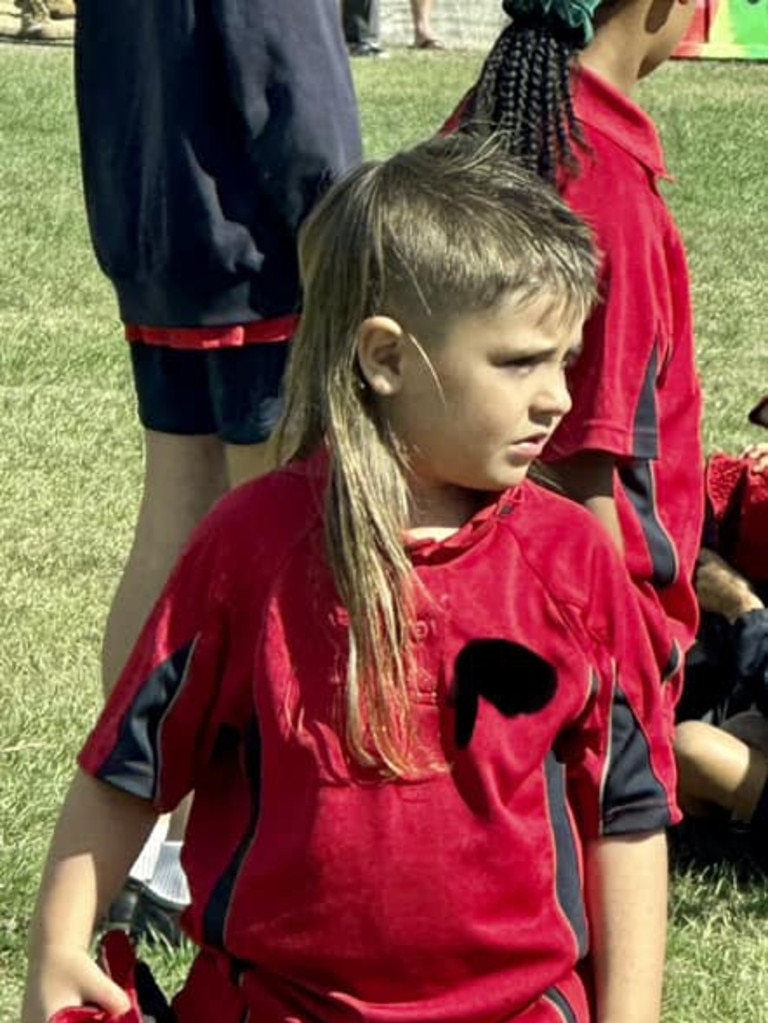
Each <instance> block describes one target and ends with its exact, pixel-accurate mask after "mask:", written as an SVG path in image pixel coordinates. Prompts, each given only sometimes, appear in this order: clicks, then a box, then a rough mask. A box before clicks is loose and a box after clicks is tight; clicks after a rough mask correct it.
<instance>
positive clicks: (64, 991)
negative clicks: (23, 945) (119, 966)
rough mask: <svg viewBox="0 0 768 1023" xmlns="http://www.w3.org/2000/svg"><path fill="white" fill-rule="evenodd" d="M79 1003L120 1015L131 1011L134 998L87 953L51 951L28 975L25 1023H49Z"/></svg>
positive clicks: (23, 1014) (24, 1010) (23, 1019)
mask: <svg viewBox="0 0 768 1023" xmlns="http://www.w3.org/2000/svg"><path fill="white" fill-rule="evenodd" d="M80 1005H95V1006H98V1007H99V1008H100V1009H103V1010H104V1011H105V1013H107V1014H108V1015H109V1016H120V1015H121V1014H122V1013H125V1012H128V1011H129V1010H130V1008H131V1000H130V998H129V997H128V995H127V994H126V993H125V991H123V989H122V988H121V987H119V986H118V985H117V984H115V982H114V981H112V980H110V979H109V977H108V976H107V975H106V974H105V973H104V972H103V971H102V970H101V969H99V967H98V966H97V965H96V963H94V962H93V960H92V959H91V958H90V956H89V955H88V953H87V952H84V951H81V950H78V951H70V950H66V951H64V950H59V949H56V950H52V951H50V952H49V953H47V954H46V956H45V959H44V960H43V961H42V962H41V963H40V964H39V965H38V967H37V968H36V969H35V970H33V971H32V972H31V973H30V976H29V978H28V981H27V989H26V992H25V996H24V1007H23V1010H22V1023H47V1021H48V1020H50V1019H51V1017H52V1016H54V1015H55V1014H56V1013H57V1012H59V1011H60V1010H61V1009H67V1008H73V1007H76V1006H80Z"/></svg>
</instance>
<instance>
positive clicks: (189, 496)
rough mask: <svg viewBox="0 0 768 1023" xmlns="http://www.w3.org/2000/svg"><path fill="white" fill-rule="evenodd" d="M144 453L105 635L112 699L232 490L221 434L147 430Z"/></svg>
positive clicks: (105, 681)
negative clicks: (191, 543) (177, 570)
mask: <svg viewBox="0 0 768 1023" xmlns="http://www.w3.org/2000/svg"><path fill="white" fill-rule="evenodd" d="M144 451H145V463H144V484H143V491H142V496H141V503H140V505H139V514H138V519H137V522H136V528H135V532H134V538H133V543H132V545H131V549H130V552H129V554H128V559H127V561H126V563H125V566H124V568H123V574H122V578H121V579H120V582H119V583H118V586H117V590H116V591H115V595H114V598H113V601H112V606H111V608H110V611H109V614H108V617H107V625H106V629H105V633H104V641H103V646H102V683H103V686H104V692H105V694H106V695H108V694H109V693H110V692H111V690H112V687H113V686H114V684H115V682H116V681H117V678H118V676H119V674H120V672H121V671H122V669H123V667H124V665H125V662H126V660H127V658H128V655H129V653H130V652H131V650H132V648H133V646H134V644H135V642H136V640H137V639H138V636H139V632H140V631H141V628H142V626H143V624H144V621H145V620H146V618H147V615H148V614H149V612H150V610H151V608H152V606H153V604H154V603H155V601H156V600H157V598H158V596H159V594H160V591H161V589H162V588H163V586H164V584H165V582H166V580H167V578H168V576H169V574H170V571H171V569H172V568H173V566H174V564H175V563H176V560H177V559H178V557H179V554H180V553H181V550H182V548H183V547H184V545H185V543H186V542H187V540H188V539H189V536H190V535H191V533H192V531H193V530H194V529H195V527H196V526H197V524H198V523H199V522H200V520H201V519H202V518H203V517H204V516H205V515H206V513H207V512H208V511H209V510H210V509H211V508H212V507H213V505H214V504H215V503H216V501H217V500H218V499H219V498H220V497H221V496H222V494H224V493H225V492H226V490H227V486H228V480H227V466H226V457H225V452H224V446H223V444H222V443H221V441H220V440H219V439H218V437H216V436H215V435H202V436H180V435H174V434H168V433H160V432H157V431H154V430H145V432H144Z"/></svg>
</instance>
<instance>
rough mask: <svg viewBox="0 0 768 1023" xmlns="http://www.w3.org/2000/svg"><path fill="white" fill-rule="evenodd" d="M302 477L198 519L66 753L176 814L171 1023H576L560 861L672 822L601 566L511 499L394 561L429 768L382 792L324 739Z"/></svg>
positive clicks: (578, 880) (627, 615)
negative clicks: (89, 729)
mask: <svg viewBox="0 0 768 1023" xmlns="http://www.w3.org/2000/svg"><path fill="white" fill-rule="evenodd" d="M325 479H326V468H325V462H324V460H323V459H322V458H321V459H317V458H316V459H313V460H311V461H310V462H308V463H303V464H301V463H297V464H296V465H293V466H291V467H289V468H287V469H285V470H282V471H281V472H279V473H275V474H273V475H272V476H268V477H265V478H263V479H261V480H257V481H255V482H254V483H252V484H248V485H246V486H244V487H241V488H239V489H238V490H237V491H235V492H233V493H232V494H231V495H229V496H228V497H226V498H224V500H222V501H221V502H220V503H219V505H218V506H217V508H216V509H215V510H214V511H213V513H212V514H211V515H210V516H209V518H208V519H207V520H206V522H205V523H204V524H203V525H202V526H201V528H200V529H199V530H198V531H197V534H196V536H195V537H194V539H193V540H192V543H191V545H190V546H189V548H188V549H187V551H186V553H185V554H184V556H183V558H182V560H181V561H180V563H179V565H178V566H177V568H176V570H175V572H174V573H173V575H172V577H171V579H170V581H169V583H168V585H167V587H166V589H165V592H164V594H163V596H162V597H161V599H160V601H159V603H158V605H157V607H156V609H155V611H154V613H153V615H152V616H151V618H150V620H149V622H148V624H147V626H146V628H145V630H144V632H143V635H142V637H141V639H140V640H139V643H138V645H137V647H136V649H135V651H134V653H133V655H132V656H131V658H130V660H129V662H128V665H127V666H126V669H125V671H124V673H123V676H122V678H121V680H120V681H119V683H118V685H117V687H116V689H115V690H114V692H113V694H112V697H111V698H110V700H109V702H108V704H107V706H106V708H105V710H104V712H103V716H102V718H101V721H100V723H99V724H98V726H97V727H96V730H95V731H94V733H93V734H92V736H91V738H90V739H89V741H88V743H87V745H86V747H85V749H84V751H83V753H82V755H81V760H80V762H81V765H82V766H83V768H84V769H85V770H86V771H89V772H90V773H92V774H93V775H95V776H96V777H99V778H101V779H102V780H103V781H105V782H106V783H108V784H111V785H114V786H117V787H118V788H120V789H123V790H125V791H128V792H131V793H133V794H134V795H136V796H139V797H141V798H145V799H147V800H150V801H151V802H152V803H153V804H154V805H155V807H156V808H157V809H158V810H167V809H170V808H172V807H173V806H175V805H176V804H177V803H178V801H179V800H180V799H182V798H183V797H184V796H185V795H186V794H187V793H189V792H190V791H194V793H195V798H194V805H193V808H192V813H191V817H190V821H189V825H188V828H187V834H186V840H185V844H184V865H185V868H186V870H187V875H188V878H189V884H190V890H191V893H192V905H191V907H190V909H189V910H188V912H187V913H186V914H185V926H186V928H187V930H188V931H189V933H190V934H191V936H192V937H193V939H194V940H195V941H196V942H198V943H199V944H200V945H202V946H203V951H202V952H201V954H200V956H199V957H198V959H197V961H196V964H195V966H194V967H193V969H192V974H191V977H190V978H189V980H188V981H187V983H186V985H185V988H184V990H183V991H182V992H181V993H180V995H179V996H178V997H177V999H176V1002H175V1009H176V1012H177V1019H178V1020H179V1023H211V1020H216V1021H217V1023H237V1021H239V1020H242V1019H243V1018H244V1017H245V1015H246V1010H250V1016H249V1018H252V1019H253V1020H254V1021H256V1020H258V1021H259V1023H349V1021H350V1020H358V1021H360V1023H505V1021H511V1020H515V1021H520V1023H563V1020H569V1021H572V1023H588V1021H589V1020H590V1019H591V1015H590V1011H589V1008H588V1001H587V997H586V993H585V990H584V987H583V985H582V982H581V979H580V967H579V962H580V960H581V959H582V958H583V957H584V956H585V955H586V953H587V950H588V944H589V935H588V928H587V924H586V919H585V908H584V900H583V874H582V863H581V848H582V842H584V841H589V840H591V839H595V838H598V837H600V836H621V835H630V834H643V833H648V832H653V831H658V830H661V829H663V828H665V827H666V826H667V825H668V824H669V823H670V822H672V821H674V820H676V819H677V811H676V808H675V805H674V789H675V773H674V759H673V756H672V751H671V748H670V741H669V739H670V736H669V731H670V723H669V719H668V718H666V717H665V715H664V714H663V713H661V712H660V703H661V700H662V696H661V691H660V687H659V685H658V670H657V666H656V663H655V660H654V657H653V654H652V652H651V650H650V648H649V645H648V643H647V640H646V637H645V635H644V632H643V628H642V623H641V621H640V618H639V611H638V608H637V606H636V602H635V599H634V594H633V591H632V587H631V584H630V582H629V580H628V578H627V575H626V571H625V569H624V566H623V565H622V563H621V560H620V558H619V556H618V554H617V552H616V551H615V550H614V548H613V545H612V544H611V542H610V541H609V540H608V538H607V537H606V536H605V535H604V533H603V531H602V530H601V529H600V528H599V526H598V525H597V524H596V523H595V521H594V520H593V518H592V517H591V516H590V515H588V514H587V513H586V512H585V511H584V510H583V509H580V508H577V507H575V506H574V505H573V504H572V503H571V502H570V501H565V500H564V499H562V498H560V497H558V496H557V495H555V494H552V493H549V492H548V491H544V490H541V489H540V488H538V487H537V486H535V485H534V484H532V483H525V484H523V485H522V486H520V487H518V488H517V489H516V490H514V491H511V492H509V493H507V494H503V495H500V498H499V500H498V502H497V503H495V504H493V505H491V506H489V507H487V508H485V509H484V510H483V511H481V512H480V513H479V514H478V515H477V516H476V517H475V518H474V519H472V520H471V521H470V522H468V523H467V524H466V525H465V526H464V527H463V528H462V529H461V530H459V532H458V533H456V534H455V535H454V536H452V537H451V538H450V539H448V540H445V541H443V542H435V541H432V540H425V541H419V542H416V543H414V544H412V545H411V547H410V556H411V560H412V564H413V567H414V571H415V572H416V573H417V575H418V578H419V580H420V582H421V583H422V585H423V587H424V590H423V595H422V597H420V598H419V599H420V606H419V607H418V609H417V615H416V620H415V621H414V624H413V632H412V636H413V642H414V646H415V651H416V658H417V663H418V668H419V670H418V672H416V673H414V675H415V677H414V678H413V680H412V690H411V695H412V705H413V714H414V718H415V722H416V726H417V729H418V732H419V735H420V737H421V739H422V741H423V742H424V744H425V745H426V747H427V749H428V751H429V752H430V753H431V755H432V756H433V757H434V758H436V759H439V760H441V761H443V762H445V763H446V768H447V769H446V770H444V771H442V772H440V773H436V774H433V775H430V776H428V777H425V778H423V779H421V780H418V781H408V782H407V781H402V780H397V781H386V782H385V781H382V780H381V779H378V778H376V777H375V776H372V775H371V773H370V772H366V771H365V770H363V769H362V768H360V767H358V766H356V765H355V764H354V763H351V762H350V759H349V757H348V756H347V754H346V750H345V743H344V739H343V734H342V732H341V730H340V727H339V708H340V702H339V701H340V697H341V694H342V685H343V679H344V674H345V665H346V657H347V649H348V646H347V643H348V622H347V617H346V614H345V612H344V609H343V608H342V606H341V605H340V602H339V599H338V596H337V594H336V591H335V587H334V585H333V580H332V577H331V575H330V572H329V569H328V566H327V563H326V559H325V554H324V550H325V541H324V523H323V514H322V510H323V491H324V489H325ZM553 551H555V552H556V554H555V556H554V558H553ZM419 592H421V591H419ZM520 647H525V648H526V651H527V653H528V656H527V659H526V657H523V659H522V660H520V659H519V657H518V656H517V655H519V654H520ZM537 664H538V666H539V667H538V668H537V667H536V665H537ZM542 664H546V665H547V666H548V670H549V671H550V672H551V675H550V676H549V681H547V679H546V678H542V676H541V671H540V668H541V665H542ZM462 679H463V680H464V683H463V685H462V688H461V689H459V688H458V686H459V683H460V681H461V680H462ZM467 683H471V687H472V688H471V689H468V688H467ZM473 693H474V696H473ZM467 696H468V697H469V703H467ZM473 701H474V702H473ZM459 723H461V726H462V727H461V734H462V735H463V739H460V738H458V736H459V730H458V726H459Z"/></svg>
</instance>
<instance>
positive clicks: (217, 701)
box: [78, 522, 228, 812]
mask: <svg viewBox="0 0 768 1023" xmlns="http://www.w3.org/2000/svg"><path fill="white" fill-rule="evenodd" d="M220 547H221V544H220V543H219V542H218V540H217V536H216V531H215V529H213V528H212V527H211V525H210V523H208V522H206V523H204V524H203V526H202V527H201V528H200V529H199V530H198V532H197V533H196V535H195V536H194V537H193V538H192V540H191V542H190V544H189V546H188V548H187V550H186V551H185V552H184V554H183V555H182V557H181V559H180V561H179V562H178V564H177V566H176V568H175V570H174V571H173V573H172V575H171V578H170V579H169V581H168V583H167V585H166V587H165V589H164V591H163V593H162V595H161V596H160V599H159V600H158V602H157V604H156V606H155V608H154V610H153V612H152V614H151V615H150V617H149V619H148V621H147V623H146V625H145V627H144V629H143V631H142V633H141V636H140V637H139V640H138V642H137V644H136V646H135V648H134V650H133V652H132V654H131V656H130V658H129V660H128V663H127V665H126V667H125V669H124V671H123V673H122V675H121V677H120V679H119V681H118V683H117V685H116V687H115V689H114V690H113V692H112V694H111V696H110V698H109V699H108V701H107V704H106V706H105V707H104V709H103V711H102V713H101V716H100V718H99V720H98V722H97V724H96V726H95V728H94V729H93V731H92V733H91V734H90V736H89V738H88V739H87V741H86V743H85V745H84V747H83V749H82V750H81V752H80V755H79V758H78V761H79V764H80V766H81V767H82V768H83V770H85V771H86V772H87V773H89V774H91V775H93V776H94V777H96V778H99V779H101V780H102V781H104V782H107V783H108V784H110V785H113V786H115V787H116V788H119V789H121V790H123V791H125V792H128V793H131V794H132V795H135V796H138V797H140V798H142V799H146V800H148V801H150V802H152V803H153V804H154V805H155V806H156V808H157V809H158V811H160V812H165V811H167V810H170V809H172V808H173V807H174V806H176V805H177V804H178V803H179V801H180V800H181V799H182V798H183V797H184V796H185V795H186V794H187V793H188V792H190V791H192V790H193V789H194V787H195V778H196V777H197V776H198V775H199V772H200V771H202V770H203V769H204V765H205V763H206V761H207V759H208V758H209V757H210V755H211V750H212V748H213V745H214V744H215V740H216V735H217V731H218V727H219V725H220V723H221V720H222V700H223V694H224V691H225V688H224V686H223V685H222V678H223V671H224V668H223V666H224V664H225V659H226V656H227V646H228V630H227V619H226V614H225V609H224V602H223V599H222V596H221V594H222V591H223V590H224V588H225V585H226V579H225V578H224V577H225V575H226V571H225V569H224V567H223V564H222V557H221V552H220Z"/></svg>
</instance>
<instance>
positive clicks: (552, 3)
mask: <svg viewBox="0 0 768 1023" xmlns="http://www.w3.org/2000/svg"><path fill="white" fill-rule="evenodd" d="M599 4H600V0H504V3H503V7H504V10H505V11H506V13H507V14H508V15H509V16H510V17H511V18H512V19H513V20H514V19H515V17H522V18H525V19H526V20H527V21H539V22H541V23H542V24H545V23H546V22H550V23H551V22H553V21H556V22H559V23H560V24H561V25H564V26H565V27H566V28H568V29H570V30H571V31H572V32H573V33H574V35H575V36H576V37H577V38H578V39H579V40H580V41H581V43H582V45H584V46H586V45H587V43H588V42H589V41H590V40H591V39H592V38H593V36H594V34H595V27H594V24H593V22H592V16H593V15H594V13H595V11H596V9H597V7H598V6H599Z"/></svg>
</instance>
